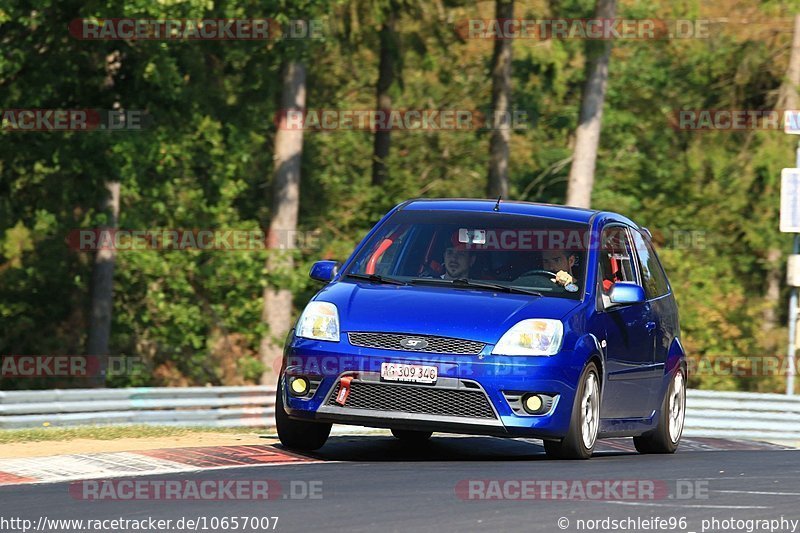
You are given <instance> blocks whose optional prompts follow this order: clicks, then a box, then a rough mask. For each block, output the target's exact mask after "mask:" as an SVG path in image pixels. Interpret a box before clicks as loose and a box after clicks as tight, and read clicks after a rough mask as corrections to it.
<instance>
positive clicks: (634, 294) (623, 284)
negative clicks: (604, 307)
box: [608, 281, 646, 306]
mask: <svg viewBox="0 0 800 533" xmlns="http://www.w3.org/2000/svg"><path fill="white" fill-rule="evenodd" d="M608 297H609V300H610V301H611V305H612V306H613V305H631V304H640V303H642V302H644V301H645V299H646V298H645V295H644V289H643V288H642V286H641V285H638V284H636V283H631V282H629V281H618V282H616V283H615V284H614V286H613V287H612V288H611V293H610V294H609V295H608Z"/></svg>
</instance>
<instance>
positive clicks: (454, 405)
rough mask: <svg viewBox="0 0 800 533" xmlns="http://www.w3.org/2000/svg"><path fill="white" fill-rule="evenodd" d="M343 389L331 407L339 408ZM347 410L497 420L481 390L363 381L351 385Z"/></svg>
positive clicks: (336, 389)
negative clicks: (337, 401)
mask: <svg viewBox="0 0 800 533" xmlns="http://www.w3.org/2000/svg"><path fill="white" fill-rule="evenodd" d="M340 387H341V384H339V383H337V384H336V387H335V388H334V391H333V394H331V396H330V398H329V399H328V405H330V406H336V407H339V404H338V403H336V396H337V395H338V394H339V388H340ZM345 407H347V408H348V409H372V410H375V411H396V412H401V413H417V414H425V415H439V416H457V417H464V418H488V419H495V418H496V416H495V414H494V411H493V410H492V406H491V405H489V400H488V399H487V398H486V394H485V393H484V392H483V391H481V390H454V389H437V388H432V387H422V386H414V385H385V384H381V383H364V382H361V381H353V382H352V383H351V384H350V396H349V397H348V398H347V403H346V404H345Z"/></svg>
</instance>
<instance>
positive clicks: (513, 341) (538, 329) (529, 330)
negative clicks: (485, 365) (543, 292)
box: [492, 318, 564, 355]
mask: <svg viewBox="0 0 800 533" xmlns="http://www.w3.org/2000/svg"><path fill="white" fill-rule="evenodd" d="M563 336H564V325H563V324H562V323H561V321H560V320H549V319H544V318H531V319H528V320H523V321H521V322H517V323H516V324H515V325H514V327H512V328H511V329H509V330H508V331H506V333H505V335H503V336H502V337H501V338H500V341H499V342H498V343H497V345H496V346H495V347H494V350H492V354H494V355H554V354H557V353H558V351H559V350H560V349H561V339H562V337H563Z"/></svg>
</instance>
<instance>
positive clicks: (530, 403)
mask: <svg viewBox="0 0 800 533" xmlns="http://www.w3.org/2000/svg"><path fill="white" fill-rule="evenodd" d="M542 405H543V402H542V397H541V396H539V395H538V394H528V395H527V396H525V397H524V398H523V399H522V406H523V407H524V409H525V411H527V412H528V413H530V414H532V415H534V414H536V413H538V412H539V411H540V410H541V408H542Z"/></svg>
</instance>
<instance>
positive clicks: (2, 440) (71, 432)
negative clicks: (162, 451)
mask: <svg viewBox="0 0 800 533" xmlns="http://www.w3.org/2000/svg"><path fill="white" fill-rule="evenodd" d="M199 432H202V433H209V432H211V433H230V434H240V435H241V434H253V435H260V434H262V433H263V432H264V430H259V429H257V428H213V427H169V426H88V427H76V428H53V427H50V428H36V429H3V430H0V444H10V443H12V442H36V441H54V440H58V441H64V440H74V439H95V440H114V439H128V438H145V437H175V436H180V435H188V434H191V433H199Z"/></svg>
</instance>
